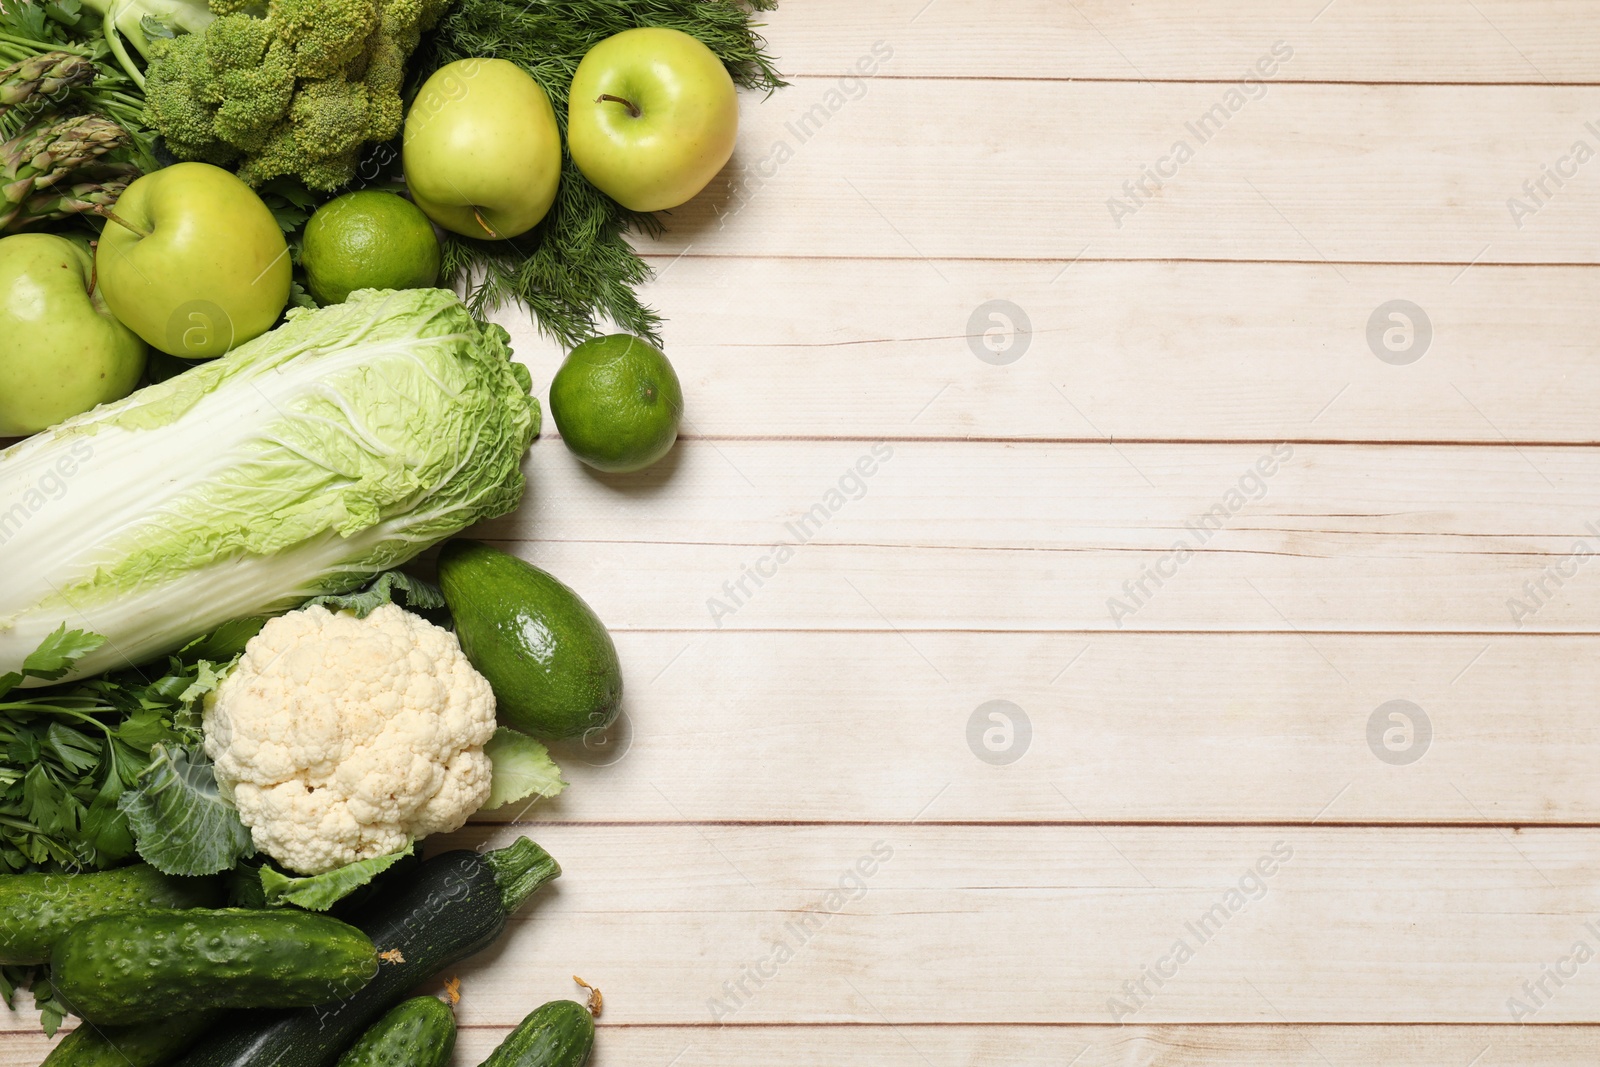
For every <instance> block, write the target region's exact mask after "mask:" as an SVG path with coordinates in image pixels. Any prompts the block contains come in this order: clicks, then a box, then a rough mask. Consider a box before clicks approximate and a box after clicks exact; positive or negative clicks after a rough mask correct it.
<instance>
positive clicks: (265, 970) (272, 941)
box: [50, 908, 378, 1026]
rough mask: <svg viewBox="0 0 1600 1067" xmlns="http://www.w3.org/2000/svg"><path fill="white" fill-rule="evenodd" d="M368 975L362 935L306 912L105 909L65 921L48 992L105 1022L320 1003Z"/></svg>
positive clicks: (373, 958)
mask: <svg viewBox="0 0 1600 1067" xmlns="http://www.w3.org/2000/svg"><path fill="white" fill-rule="evenodd" d="M377 972H378V952H377V949H375V948H374V947H373V945H372V941H371V940H370V939H369V938H368V937H367V935H366V934H363V933H362V932H361V931H360V930H357V929H356V928H355V927H353V926H350V925H349V924H347V923H342V922H340V921H339V920H338V919H334V918H330V917H329V916H326V915H313V914H312V913H310V912H305V911H287V910H285V911H253V910H250V909H247V908H224V909H222V910H220V911H202V910H196V911H147V912H133V913H130V914H126V915H107V916H105V917H103V918H99V919H90V920H89V921H88V922H83V923H79V924H78V925H77V926H74V927H73V928H72V929H71V930H69V931H67V934H66V936H65V937H63V938H62V939H61V940H59V941H57V942H56V946H55V948H54V950H52V951H51V953H50V976H51V982H52V984H53V985H54V986H55V990H56V994H57V995H58V996H59V997H60V998H61V1000H62V1002H63V1003H64V1004H66V1006H67V1007H68V1008H69V1009H70V1010H71V1011H72V1012H73V1014H75V1015H77V1016H79V1017H80V1018H82V1019H84V1020H85V1021H86V1022H91V1023H95V1024H97V1025H104V1026H121V1025H125V1024H128V1023H137V1022H146V1021H148V1020H151V1019H160V1018H164V1017H166V1016H169V1015H181V1014H183V1013H184V1012H191V1011H202V1010H205V1009H207V1008H285V1007H294V1006H300V1005H310V1004H325V1003H327V1002H328V1001H332V1000H338V999H339V998H341V997H347V996H349V995H350V994H351V993H354V992H355V991H356V990H358V989H360V988H361V987H362V986H364V985H366V984H367V982H368V981H370V980H371V979H372V976H373V975H374V974H376V973H377Z"/></svg>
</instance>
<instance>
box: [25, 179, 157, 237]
mask: <svg viewBox="0 0 1600 1067" xmlns="http://www.w3.org/2000/svg"><path fill="white" fill-rule="evenodd" d="M127 187H128V183H127V182H125V181H102V182H78V183H76V184H74V185H67V186H62V185H57V186H53V187H52V188H49V189H46V190H45V191H44V192H42V193H34V194H33V195H32V196H30V197H28V199H26V200H24V201H23V202H22V203H21V205H19V210H18V211H17V212H16V214H15V215H14V216H13V217H12V218H11V220H10V222H8V223H7V224H6V226H5V231H6V232H11V233H15V232H17V231H20V230H25V229H27V228H28V227H30V226H36V225H38V224H39V223H41V222H54V221H57V220H59V219H64V218H67V217H69V216H72V215H84V214H90V215H98V214H100V213H101V212H103V211H106V210H109V209H110V208H112V207H115V206H116V203H117V198H118V197H119V196H121V195H122V191H123V190H124V189H126V188H127Z"/></svg>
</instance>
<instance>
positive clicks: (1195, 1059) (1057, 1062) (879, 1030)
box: [0, 1018, 1600, 1067]
mask: <svg viewBox="0 0 1600 1067" xmlns="http://www.w3.org/2000/svg"><path fill="white" fill-rule="evenodd" d="M505 1033H506V1028H504V1027H498V1026H496V1027H473V1028H470V1029H465V1030H462V1031H461V1032H460V1034H459V1036H458V1039H457V1042H456V1054H455V1059H454V1062H455V1063H457V1064H475V1063H479V1062H481V1061H482V1060H483V1058H484V1057H485V1056H487V1055H488V1054H489V1051H490V1050H491V1049H492V1048H493V1047H494V1046H495V1044H496V1043H497V1042H499V1041H500V1039H501V1038H502V1037H503V1036H504V1035H505ZM1597 1036H1600V1035H1597V1033H1596V1031H1595V1030H1594V1029H1593V1028H1587V1027H1564V1026H1563V1027H1513V1026H1498V1027H1480V1026H1473V1027H1465V1026H1425V1027H1412V1028H1400V1027H1387V1026H1386V1027H1375V1026H1368V1027H1362V1026H1301V1027H1285V1026H1226V1027H1207V1026H1166V1027H1151V1026H1139V1027H1135V1026H1123V1027H1112V1026H1061V1027H1056V1026H1051V1027H1037V1026H1032V1027H1030V1026H1008V1027H973V1026H955V1027H945V1026H940V1027H922V1026H898V1027H889V1026H881V1025H880V1026H865V1027H830V1026H821V1027H818V1026H799V1027H794V1026H775V1027H747V1026H739V1027H732V1026H720V1027H706V1028H695V1029H684V1028H680V1027H631V1026H629V1027H619V1026H610V1025H607V1024H606V1022H605V1020H604V1019H603V1018H602V1020H601V1022H600V1026H599V1034H598V1036H597V1037H596V1041H595V1052H594V1058H593V1059H591V1060H590V1061H589V1062H590V1064H591V1067H624V1065H634V1064H675V1065H676V1067H748V1065H749V1064H751V1063H762V1064H770V1065H772V1067H789V1065H794V1067H804V1065H810V1064H815V1063H819V1062H845V1061H849V1060H862V1061H865V1062H870V1063H873V1064H879V1065H882V1067H927V1065H928V1064H929V1063H934V1064H958V1063H959V1064H965V1065H969V1067H1019V1065H1020V1067H1061V1064H1063V1063H1065V1062H1067V1060H1070V1059H1071V1058H1072V1057H1073V1056H1074V1055H1076V1056H1077V1057H1078V1059H1077V1060H1076V1061H1074V1064H1075V1067H1155V1065H1158V1064H1160V1065H1165V1064H1172V1063H1183V1064H1186V1065H1189V1067H1327V1063H1328V1062H1330V1061H1331V1062H1334V1063H1361V1062H1382V1063H1392V1064H1406V1065H1409V1067H1462V1065H1463V1064H1466V1063H1469V1062H1471V1061H1472V1057H1474V1056H1478V1057H1479V1059H1478V1061H1477V1064H1476V1065H1475V1067H1505V1065H1510V1064H1530V1063H1537V1064H1540V1065H1541V1067H1588V1065H1590V1064H1592V1063H1593V1062H1594V1047H1595V1042H1596V1040H1597ZM48 1046H49V1043H48V1042H46V1041H45V1040H44V1038H43V1037H42V1036H40V1037H33V1036H23V1035H16V1036H11V1035H7V1036H6V1037H5V1038H4V1039H0V1067H36V1065H37V1064H38V1063H39V1061H40V1060H41V1059H42V1058H43V1057H44V1054H45V1050H46V1049H47V1047H48Z"/></svg>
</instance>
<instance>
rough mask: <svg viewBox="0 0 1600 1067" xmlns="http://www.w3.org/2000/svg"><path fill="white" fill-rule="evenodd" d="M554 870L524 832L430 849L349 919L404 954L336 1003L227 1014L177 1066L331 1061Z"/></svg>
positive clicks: (502, 922) (485, 940) (483, 936)
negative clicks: (505, 841)
mask: <svg viewBox="0 0 1600 1067" xmlns="http://www.w3.org/2000/svg"><path fill="white" fill-rule="evenodd" d="M560 873H561V868H560V866H558V865H557V863H556V861H555V860H553V859H551V858H550V854H549V853H548V852H546V851H545V850H544V849H542V848H540V847H539V846H538V845H536V844H534V843H533V842H532V841H529V840H528V839H527V838H525V837H520V838H518V839H517V840H516V841H514V842H512V843H511V845H509V846H508V847H506V848H502V849H497V850H496V851H494V852H484V853H479V852H445V853H442V854H441V855H438V856H435V857H434V858H433V859H430V860H428V861H427V862H426V863H424V864H423V865H422V866H421V867H419V868H418V869H417V872H416V874H415V875H413V876H412V877H411V878H410V879H409V880H408V881H403V882H390V883H389V884H388V885H386V886H385V887H384V889H383V890H382V891H380V892H379V893H377V894H376V895H375V896H374V897H373V899H372V902H371V904H370V905H369V906H368V908H367V910H366V914H365V915H364V916H363V917H361V919H360V920H359V922H358V925H359V926H360V927H361V929H363V930H365V931H366V932H367V933H368V934H370V935H371V936H372V939H373V940H374V941H378V942H381V943H382V945H383V947H384V948H385V949H397V950H399V953H400V955H401V956H402V957H404V962H399V963H392V964H391V963H385V964H384V967H383V969H382V970H381V971H379V972H378V977H376V978H374V979H373V980H372V982H371V984H369V985H367V986H366V987H365V988H364V989H362V990H361V991H360V992H359V993H356V994H355V995H354V996H351V997H350V998H349V999H347V1000H345V1001H343V1002H341V1003H339V1004H334V1005H324V1006H323V1007H321V1008H318V1009H316V1010H309V1009H302V1010H299V1011H290V1012H267V1013H259V1012H252V1013H249V1014H239V1015H233V1016H229V1017H228V1018H225V1019H224V1020H223V1021H222V1022H221V1023H220V1024H219V1025H218V1026H217V1027H215V1028H213V1030H212V1032H211V1033H209V1034H207V1035H206V1036H205V1037H204V1038H202V1039H201V1041H200V1043H199V1044H198V1045H197V1046H195V1048H194V1049H193V1050H192V1051H190V1053H189V1054H188V1055H187V1056H185V1057H184V1058H183V1059H181V1060H179V1061H178V1063H179V1067H262V1065H271V1067H332V1064H333V1063H334V1061H336V1060H337V1059H338V1058H339V1054H340V1053H341V1052H343V1051H344V1050H345V1049H347V1048H349V1047H350V1046H351V1045H352V1044H354V1043H355V1040H356V1038H357V1037H359V1036H360V1035H361V1032H362V1031H363V1030H365V1029H366V1028H367V1027H369V1026H371V1025H372V1023H373V1022H374V1021H375V1020H376V1019H377V1018H378V1017H379V1016H380V1015H382V1014H383V1013H384V1012H386V1011H388V1010H389V1009H390V1008H392V1007H394V1006H395V1005H396V1004H398V1003H399V1002H400V1001H401V1000H404V999H405V997H406V994H408V993H410V992H411V990H413V989H415V988H416V987H417V986H418V985H420V984H421V983H423V982H426V981H427V980H428V979H430V978H432V977H434V976H435V975H437V974H438V973H439V972H440V971H442V970H444V969H445V968H446V967H448V966H450V965H451V964H452V963H455V962H457V961H459V960H464V959H466V958H467V957H468V956H470V955H472V954H473V953H475V952H481V951H483V950H484V949H486V948H488V947H489V946H490V945H492V944H494V942H495V941H496V940H497V939H498V938H499V937H500V934H501V933H502V932H503V931H504V930H505V928H506V919H507V917H509V916H510V914H511V913H512V912H514V911H516V910H517V908H519V907H521V906H522V903H523V901H525V900H527V899H528V897H529V896H530V895H532V893H533V891H534V890H536V889H538V888H539V887H540V886H541V885H543V884H544V883H545V882H547V881H549V880H550V879H552V878H554V877H556V876H557V875H559V874H560Z"/></svg>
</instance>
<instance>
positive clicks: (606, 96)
mask: <svg viewBox="0 0 1600 1067" xmlns="http://www.w3.org/2000/svg"><path fill="white" fill-rule="evenodd" d="M606 100H609V101H611V102H612V103H613V104H621V105H622V106H623V107H625V108H627V109H628V117H629V118H635V119H636V118H638V117H639V116H640V115H643V114H644V112H643V111H640V110H639V105H638V104H635V103H634V102H633V101H632V100H624V99H623V98H622V97H620V96H612V95H611V94H610V93H601V94H600V95H599V96H597V97H595V98H594V102H595V103H597V104H598V103H601V102H602V101H606Z"/></svg>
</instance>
